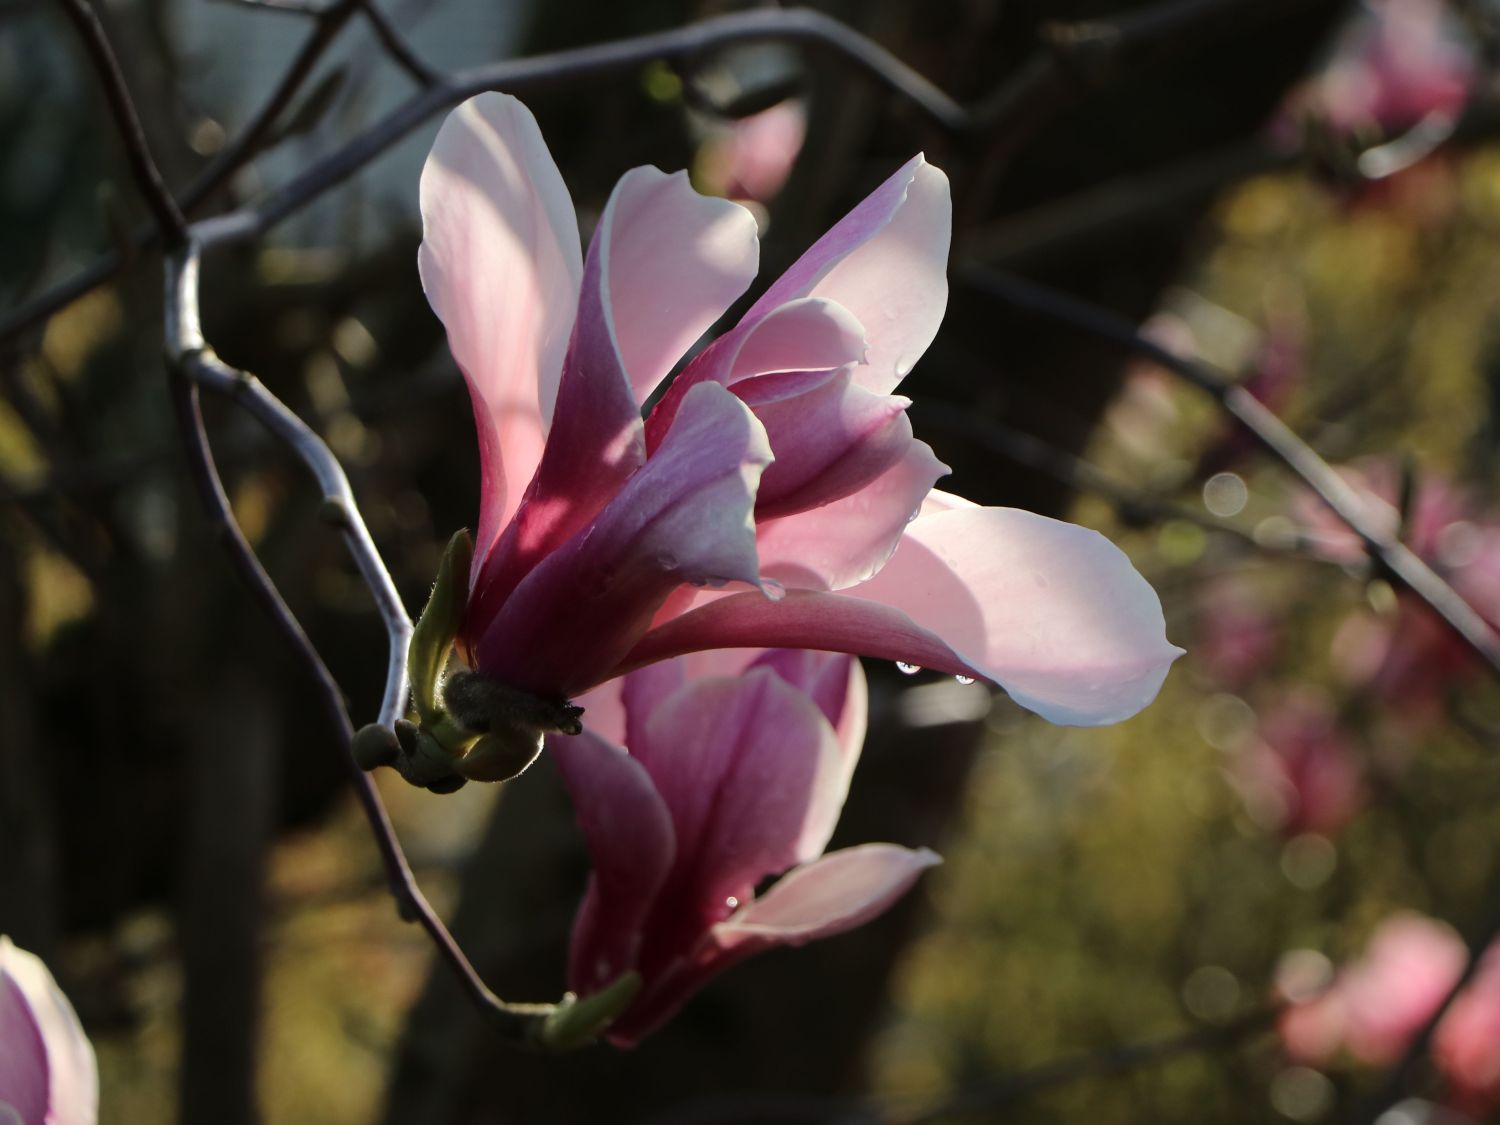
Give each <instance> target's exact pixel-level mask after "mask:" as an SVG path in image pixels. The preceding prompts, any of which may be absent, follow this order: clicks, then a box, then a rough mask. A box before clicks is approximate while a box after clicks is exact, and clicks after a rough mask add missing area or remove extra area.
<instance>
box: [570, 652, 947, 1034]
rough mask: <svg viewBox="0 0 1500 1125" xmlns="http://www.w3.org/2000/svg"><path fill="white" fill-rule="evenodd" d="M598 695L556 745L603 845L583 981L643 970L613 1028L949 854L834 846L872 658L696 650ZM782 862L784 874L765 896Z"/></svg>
mask: <svg viewBox="0 0 1500 1125" xmlns="http://www.w3.org/2000/svg"><path fill="white" fill-rule="evenodd" d="M749 657H754V660H753V662H752V663H750V664H749V667H748V668H743V667H738V668H737V665H739V666H743V665H744V663H745V659H746V658H749ZM714 666H717V668H716V669H715V668H714ZM709 670H721V671H728V672H737V674H731V675H708V676H704V675H702V673H704V672H705V671H709ZM590 703H591V704H592V705H593V706H591V708H590V714H591V718H593V722H592V723H591V729H590V730H587V731H585V732H584V733H583V734H581V735H578V736H576V737H573V738H554V739H551V740H549V743H548V745H549V747H550V748H551V750H552V754H553V758H554V759H555V760H556V762H557V765H558V768H559V770H560V771H561V772H562V777H563V781H564V783H565V784H566V785H567V787H568V790H569V792H570V793H571V794H572V796H573V802H574V806H575V808H576V810H577V815H578V822H579V824H580V826H581V827H582V829H583V832H584V836H585V838H586V841H587V843H588V848H589V851H590V853H591V854H592V855H593V858H594V871H593V875H592V876H591V877H590V879H589V885H588V890H587V892H586V894H585V896H584V900H583V904H582V906H581V907H580V908H579V911H578V917H577V919H576V920H575V922H574V927H573V943H572V953H571V956H570V964H569V970H568V972H569V978H570V987H571V988H573V989H574V990H575V991H577V992H578V993H579V994H581V995H584V996H587V995H589V994H591V993H594V992H597V991H599V990H600V989H602V988H604V987H605V986H607V985H609V984H610V983H611V982H612V981H614V980H616V979H617V978H619V977H620V976H621V974H623V973H625V972H628V971H632V970H633V971H635V972H637V973H639V974H640V976H641V981H642V984H641V990H640V992H639V993H638V994H637V996H636V998H635V1000H634V1002H633V1003H632V1004H631V1006H630V1007H629V1008H627V1009H626V1010H625V1012H624V1013H623V1014H622V1015H621V1017H620V1018H619V1019H617V1020H616V1021H615V1022H614V1023H613V1024H612V1025H611V1027H610V1029H609V1032H608V1033H607V1037H608V1038H609V1040H610V1041H611V1042H612V1043H614V1044H615V1045H617V1046H622V1047H626V1046H632V1045H634V1044H635V1043H636V1042H638V1041H639V1040H640V1039H641V1038H642V1037H643V1036H645V1035H646V1034H648V1033H649V1032H650V1031H652V1030H653V1029H655V1028H656V1027H658V1026H660V1025H661V1024H662V1023H663V1022H664V1021H665V1020H667V1019H668V1018H669V1017H670V1016H671V1015H672V1014H673V1013H674V1012H676V1011H677V1009H678V1008H679V1007H681V1006H682V1004H683V1002H684V1001H685V1000H686V999H687V998H688V996H690V995H691V994H692V993H693V992H694V991H696V990H697V989H698V988H700V987H702V985H703V984H704V983H705V982H706V981H707V980H709V978H711V977H713V976H715V975H716V974H718V973H720V972H722V971H723V970H724V969H726V968H728V967H729V966H730V965H732V964H734V963H736V962H737V961H740V960H742V959H744V958H745V957H748V956H750V955H751V954H753V953H757V952H759V951H761V950H763V949H767V948H770V947H772V946H777V945H801V944H803V943H804V942H808V941H811V940H813V939H815V938H821V937H829V936H831V935H833V934H839V933H843V932H844V931H845V930H849V929H852V928H854V927H855V926H858V925H860V924H862V923H864V922H866V921H868V920H869V919H871V918H873V917H875V915H877V914H879V913H880V912H881V911H883V910H885V909H886V908H887V907H888V906H890V905H891V904H892V903H893V902H895V900H896V899H897V898H899V897H900V896H901V895H902V894H903V893H905V891H906V890H907V889H908V888H909V887H910V886H911V885H912V883H913V882H915V880H916V878H917V876H918V875H920V874H921V873H922V871H923V870H924V869H926V868H927V867H929V866H931V865H932V864H935V863H937V862H939V861H938V857H937V856H936V855H934V854H933V853H932V852H930V851H928V850H926V849H925V848H924V849H917V850H911V849H908V848H902V847H897V846H896V845H894V844H865V845H863V846H860V847H854V848H847V849H844V850H841V851H836V852H832V853H830V854H828V855H824V854H823V848H824V846H825V845H826V844H827V843H828V838H829V836H830V835H831V834H832V832H833V828H834V824H835V823H836V822H837V820H838V815H839V810H840V809H841V808H842V807H843V803H844V796H845V794H846V792H847V791H848V788H849V777H850V774H851V773H852V772H853V770H854V765H855V762H856V761H857V760H858V758H859V751H860V745H861V743H862V742H863V740H864V733H865V713H866V697H865V682H864V675H863V673H862V672H861V670H860V666H859V662H858V661H857V660H855V659H853V658H852V657H849V656H842V655H834V654H832V653H826V652H791V651H785V650H782V651H772V652H767V653H764V654H762V655H760V656H758V657H756V656H755V654H754V653H742V654H739V659H736V658H735V656H734V655H732V654H723V653H717V654H712V656H710V657H708V658H706V661H694V660H692V659H691V658H679V659H677V660H673V661H667V662H664V663H660V664H655V665H652V666H651V667H649V668H645V669H642V670H640V671H637V672H633V673H631V674H630V675H628V676H626V677H625V678H624V680H623V682H621V683H616V684H612V685H609V686H608V687H607V688H606V689H603V690H601V691H600V692H596V693H595V696H594V697H593V698H591V699H590ZM622 746H625V747H628V748H629V749H628V751H627V750H626V749H622V748H621V747H622ZM788 869H790V870H788ZM782 872H786V874H785V875H782ZM771 875H781V876H782V877H781V879H780V880H779V881H778V882H776V883H775V884H774V885H773V886H772V887H771V888H770V890H768V891H766V892H765V894H764V895H762V896H761V897H759V898H757V897H756V894H755V889H756V886H757V885H758V884H760V883H761V882H762V881H763V880H764V879H765V878H766V877H767V876H771Z"/></svg>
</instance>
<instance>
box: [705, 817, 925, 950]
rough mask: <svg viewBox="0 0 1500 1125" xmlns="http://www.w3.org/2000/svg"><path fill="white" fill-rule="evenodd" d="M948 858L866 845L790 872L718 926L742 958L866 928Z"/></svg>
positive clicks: (720, 936)
mask: <svg viewBox="0 0 1500 1125" xmlns="http://www.w3.org/2000/svg"><path fill="white" fill-rule="evenodd" d="M942 862H943V860H942V857H941V856H939V855H938V854H937V853H936V852H934V851H930V850H928V849H927V848H915V849H913V848H903V847H900V846H898V845H896V844H862V845H860V846H859V847H856V848H845V849H843V850H842V851H837V852H830V853H829V854H828V855H825V856H823V857H822V858H821V859H817V860H814V861H813V862H812V863H809V864H807V865H806V866H803V867H799V868H797V869H796V870H794V871H789V872H788V873H787V874H786V875H785V876H784V877H783V878H782V879H781V880H780V881H779V882H777V884H776V885H775V886H773V887H772V888H771V889H770V890H769V891H767V892H766V893H765V895H763V896H762V897H761V898H758V899H756V900H755V901H754V902H752V903H750V905H748V906H746V907H744V908H742V909H741V910H740V911H738V912H737V913H736V914H734V915H733V916H731V917H730V918H729V919H728V921H725V922H720V923H719V924H718V925H717V926H715V927H714V928H713V937H714V940H715V941H716V942H717V943H718V945H719V947H720V948H721V949H722V950H724V951H726V952H731V951H732V952H733V953H735V954H738V955H739V956H744V955H746V954H747V953H752V952H756V951H758V950H761V949H765V948H767V947H768V946H772V945H802V944H804V943H806V942H809V941H813V940H815V939H817V938H824V937H832V936H833V935H834V934H841V933H844V932H845V931H846V930H852V929H854V927H856V926H862V925H864V923H866V922H868V921H869V920H870V919H871V918H874V917H875V916H876V915H878V914H881V913H883V912H884V911H885V910H887V909H889V907H890V906H891V904H892V903H894V902H895V901H896V900H897V899H898V898H900V897H901V896H902V895H904V894H905V893H906V892H907V891H908V890H910V889H911V886H912V884H913V883H915V882H916V881H917V878H918V877H919V876H920V875H921V874H922V872H923V871H926V870H927V869H928V868H929V867H934V866H936V865H937V864H939V863H942Z"/></svg>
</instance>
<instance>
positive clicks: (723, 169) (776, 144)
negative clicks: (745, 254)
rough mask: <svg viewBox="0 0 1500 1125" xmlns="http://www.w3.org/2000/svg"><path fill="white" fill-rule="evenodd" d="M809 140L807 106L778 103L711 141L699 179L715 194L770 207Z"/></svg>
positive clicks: (701, 161)
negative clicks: (765, 204) (803, 146)
mask: <svg viewBox="0 0 1500 1125" xmlns="http://www.w3.org/2000/svg"><path fill="white" fill-rule="evenodd" d="M806 136H807V111H806V109H804V108H803V105H802V103H801V102H799V101H797V100H795V99H788V100H787V101H784V102H779V103H778V104H776V105H773V106H772V107H771V108H770V109H766V110H762V111H761V112H760V113H755V114H751V115H750V116H749V117H743V118H741V119H740V120H738V121H735V122H733V123H732V124H730V125H729V126H728V127H727V128H726V129H725V130H724V132H723V133H721V134H719V135H717V136H714V137H711V138H709V140H708V141H706V142H705V143H704V146H703V149H702V151H701V153H700V155H699V163H698V166H697V171H698V176H699V177H700V178H701V181H702V183H703V185H704V187H705V188H707V189H708V190H709V191H711V192H713V193H714V194H715V195H722V196H724V197H726V198H728V199H751V200H754V201H755V202H757V203H769V202H771V200H773V199H775V198H776V196H777V195H778V194H780V192H781V188H782V185H784V184H785V183H786V180H787V177H788V176H790V175H791V174H792V165H793V164H794V163H796V160H797V154H798V153H799V152H801V151H802V142H803V140H804V139H805V138H806Z"/></svg>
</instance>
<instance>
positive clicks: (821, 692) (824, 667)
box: [720, 648, 870, 863]
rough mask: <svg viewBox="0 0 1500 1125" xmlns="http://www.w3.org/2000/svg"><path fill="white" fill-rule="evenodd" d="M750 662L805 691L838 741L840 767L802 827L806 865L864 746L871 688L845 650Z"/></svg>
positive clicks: (788, 651)
mask: <svg viewBox="0 0 1500 1125" xmlns="http://www.w3.org/2000/svg"><path fill="white" fill-rule="evenodd" d="M720 651H723V650H720ZM755 666H756V667H765V668H770V669H772V670H774V671H775V672H776V674H777V675H778V676H780V677H781V678H782V679H784V680H786V682H787V683H789V684H791V685H792V686H793V687H796V688H798V689H799V690H801V691H803V692H805V693H806V694H807V697H808V698H809V699H811V700H812V701H813V702H814V703H815V704H817V706H818V709H819V710H820V711H822V712H823V717H824V718H825V719H827V720H828V721H829V722H830V723H832V724H833V729H834V734H835V736H836V738H837V740H838V748H839V771H838V773H837V774H836V775H834V776H833V777H832V778H830V781H829V787H828V790H827V792H826V793H824V794H823V796H822V798H821V800H820V801H819V802H818V808H817V810H816V814H815V815H814V816H812V817H809V819H808V822H807V824H806V825H804V827H803V832H802V838H801V841H800V843H799V847H798V852H797V862H798V863H806V862H807V861H808V860H810V859H815V858H817V857H818V856H820V855H822V854H823V849H824V848H826V847H827V846H828V840H829V837H831V836H832V835H833V830H834V827H835V826H836V825H837V824H838V819H839V813H840V812H841V811H842V810H843V808H844V800H845V798H846V797H848V795H849V782H850V781H851V780H852V779H853V777H854V767H855V766H857V765H858V764H859V754H860V751H861V750H862V749H864V744H865V728H866V726H867V724H868V722H869V715H870V689H869V686H868V684H867V683H866V682H865V670H864V669H863V668H862V667H860V663H859V661H858V660H857V659H855V658H854V657H852V656H849V655H847V654H845V653H833V652H813V651H810V650H808V649H792V648H776V649H769V650H767V651H766V652H765V653H764V654H763V655H762V656H760V657H759V658H758V659H757V660H756V661H755Z"/></svg>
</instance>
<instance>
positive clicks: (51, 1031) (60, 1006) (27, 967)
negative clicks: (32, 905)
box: [0, 936, 99, 1125]
mask: <svg viewBox="0 0 1500 1125" xmlns="http://www.w3.org/2000/svg"><path fill="white" fill-rule="evenodd" d="M98 1105H99V1077H98V1070H97V1068H96V1066H95V1063H94V1048H93V1047H92V1046H91V1045H90V1044H89V1041H88V1037H87V1036H85V1035H84V1033H83V1028H82V1027H81V1026H79V1023H78V1017H77V1016H76V1015H74V1013H73V1007H72V1005H71V1004H69V1003H68V998H67V997H66V996H64V995H63V994H62V990H61V989H59V988H58V987H57V982H56V981H54V980H53V979H52V974H51V973H49V972H48V971H47V967H46V966H45V965H43V964H42V962H41V960H40V959H38V958H37V957H36V956H34V955H33V954H30V953H27V952H26V951H25V950H23V949H18V948H16V946H15V945H13V944H12V943H11V940H10V939H9V938H7V937H4V936H0V1122H5V1123H6V1125H91V1123H92V1122H93V1121H94V1120H95V1119H96V1117H97V1116H98Z"/></svg>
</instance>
